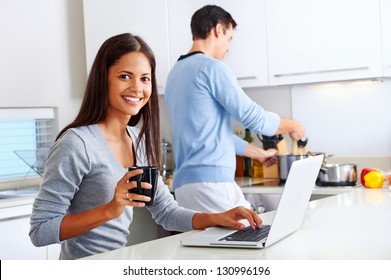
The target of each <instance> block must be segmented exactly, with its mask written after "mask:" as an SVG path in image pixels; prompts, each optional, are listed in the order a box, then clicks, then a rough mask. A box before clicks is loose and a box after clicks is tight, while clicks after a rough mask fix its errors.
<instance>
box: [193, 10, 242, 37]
mask: <svg viewBox="0 0 391 280" xmlns="http://www.w3.org/2000/svg"><path fill="white" fill-rule="evenodd" d="M218 23H220V24H222V25H223V27H224V28H225V29H224V31H225V30H226V29H228V28H230V26H232V28H235V27H236V25H237V24H236V22H235V21H234V19H233V18H232V16H231V14H230V13H228V12H227V11H225V10H224V9H223V8H221V7H219V6H215V5H207V6H204V7H202V8H201V9H199V10H197V11H196V12H195V13H194V14H193V16H192V17H191V23H190V27H191V33H192V35H193V40H196V39H206V38H207V37H208V34H209V32H210V31H211V30H212V29H213V28H214V27H216V25H217V24H218Z"/></svg>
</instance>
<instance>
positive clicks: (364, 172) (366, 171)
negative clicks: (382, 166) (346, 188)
mask: <svg viewBox="0 0 391 280" xmlns="http://www.w3.org/2000/svg"><path fill="white" fill-rule="evenodd" d="M372 170H373V168H368V167H365V168H363V169H362V170H361V174H360V181H361V184H362V185H363V186H365V180H364V176H365V175H366V174H367V173H369V172H371V171H372Z"/></svg>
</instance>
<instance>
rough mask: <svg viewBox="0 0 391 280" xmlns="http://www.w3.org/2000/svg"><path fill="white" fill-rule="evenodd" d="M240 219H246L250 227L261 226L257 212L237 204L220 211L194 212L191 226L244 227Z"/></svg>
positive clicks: (202, 227)
mask: <svg viewBox="0 0 391 280" xmlns="http://www.w3.org/2000/svg"><path fill="white" fill-rule="evenodd" d="M241 220H247V221H248V222H249V224H250V225H251V227H252V228H253V229H255V228H256V227H258V228H261V227H262V220H261V218H260V217H259V216H258V214H257V213H256V212H255V211H253V210H250V209H247V208H245V207H242V206H238V207H235V208H232V209H231V210H228V211H226V212H222V213H215V214H210V213H196V214H194V216H193V228H194V229H205V228H207V227H212V226H223V227H228V228H232V229H244V228H245V225H244V224H243V223H241V222H240V221H241Z"/></svg>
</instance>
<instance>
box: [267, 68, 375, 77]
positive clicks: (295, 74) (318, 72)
mask: <svg viewBox="0 0 391 280" xmlns="http://www.w3.org/2000/svg"><path fill="white" fill-rule="evenodd" d="M361 70H369V67H355V68H344V69H331V70H320V71H310V72H297V73H287V74H275V75H274V77H275V78H282V77H292V76H305V75H315V74H327V73H337V72H348V71H361Z"/></svg>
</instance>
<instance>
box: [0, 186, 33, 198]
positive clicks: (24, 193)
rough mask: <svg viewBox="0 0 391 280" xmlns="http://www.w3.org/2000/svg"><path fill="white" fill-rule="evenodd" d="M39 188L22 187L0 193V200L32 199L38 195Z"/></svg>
mask: <svg viewBox="0 0 391 280" xmlns="http://www.w3.org/2000/svg"><path fill="white" fill-rule="evenodd" d="M38 190H39V187H38V186H34V187H24V188H17V189H9V190H3V191H0V199H7V198H18V197H20V198H22V197H34V196H36V195H37V194H38Z"/></svg>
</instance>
